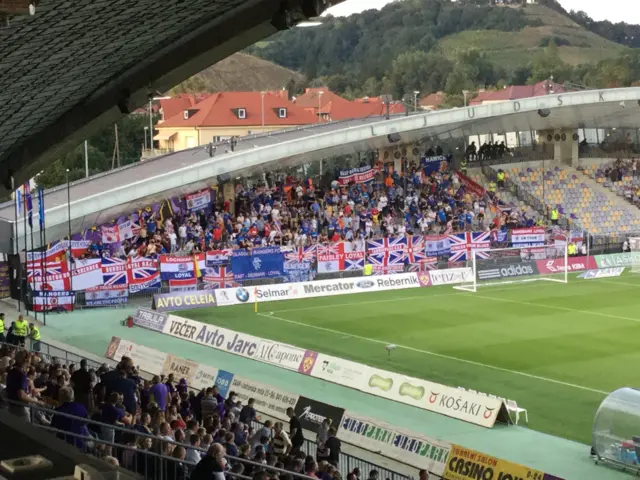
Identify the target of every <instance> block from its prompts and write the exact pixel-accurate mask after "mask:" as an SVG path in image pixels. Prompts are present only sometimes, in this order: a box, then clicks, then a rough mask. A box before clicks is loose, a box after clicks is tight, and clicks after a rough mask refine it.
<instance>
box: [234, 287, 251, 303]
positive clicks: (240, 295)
mask: <svg viewBox="0 0 640 480" xmlns="http://www.w3.org/2000/svg"><path fill="white" fill-rule="evenodd" d="M236 298H237V299H238V300H239V301H241V302H242V303H246V302H248V301H249V292H248V291H247V289H246V288H242V287H240V288H238V289H237V290H236Z"/></svg>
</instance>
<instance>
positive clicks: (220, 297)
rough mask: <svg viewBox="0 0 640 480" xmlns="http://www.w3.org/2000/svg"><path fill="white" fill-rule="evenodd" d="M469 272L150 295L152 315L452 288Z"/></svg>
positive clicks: (453, 270)
mask: <svg viewBox="0 0 640 480" xmlns="http://www.w3.org/2000/svg"><path fill="white" fill-rule="evenodd" d="M472 275H473V272H472V270H471V268H450V269H447V270H430V271H427V272H421V273H418V272H411V273H399V274H395V275H373V276H367V277H351V278H339V279H330V280H315V281H308V282H296V283H280V284H271V285H260V286H254V287H233V288H219V289H216V290H207V291H197V292H174V293H162V294H157V295H154V298H153V308H154V310H156V311H159V312H162V311H176V310H186V309H192V308H203V307H213V306H219V307H225V306H231V305H242V304H252V303H262V302H274V301H280V300H299V299H304V298H314V297H329V296H335V295H346V294H352V293H368V292H381V291H386V290H403V289H406V288H421V287H430V286H436V285H456V284H460V283H464V282H467V281H469V280H470V279H471V278H472Z"/></svg>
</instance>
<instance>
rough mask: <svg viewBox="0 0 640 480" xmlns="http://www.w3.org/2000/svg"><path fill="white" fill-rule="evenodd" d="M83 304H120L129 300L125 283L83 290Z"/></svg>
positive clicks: (94, 305) (96, 305)
mask: <svg viewBox="0 0 640 480" xmlns="http://www.w3.org/2000/svg"><path fill="white" fill-rule="evenodd" d="M84 298H85V304H86V305H88V306H90V307H98V306H105V305H122V304H124V303H127V302H128V301H129V289H128V288H127V285H103V286H100V287H96V288H92V289H91V290H87V291H85V297H84Z"/></svg>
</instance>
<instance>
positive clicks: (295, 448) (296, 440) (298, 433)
mask: <svg viewBox="0 0 640 480" xmlns="http://www.w3.org/2000/svg"><path fill="white" fill-rule="evenodd" d="M287 416H288V417H289V437H291V453H293V454H296V453H298V452H299V451H300V449H301V448H302V445H303V444H304V434H303V433H302V425H301V424H300V419H299V418H298V417H297V416H296V414H295V412H294V410H293V408H291V407H289V408H287Z"/></svg>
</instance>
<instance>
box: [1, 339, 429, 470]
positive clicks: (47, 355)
mask: <svg viewBox="0 0 640 480" xmlns="http://www.w3.org/2000/svg"><path fill="white" fill-rule="evenodd" d="M0 345H5V346H10V347H15V345H9V344H7V343H1V342H0ZM38 353H39V354H40V356H41V357H42V358H44V359H46V360H48V361H49V362H50V363H55V362H56V361H60V363H61V364H63V365H68V364H70V363H79V362H80V360H82V359H84V360H86V361H87V366H88V368H90V369H95V370H97V369H98V368H100V367H101V366H103V365H105V364H106V365H109V366H111V367H113V366H115V363H116V362H114V361H112V360H105V362H103V363H100V362H97V361H95V360H91V359H89V358H86V357H83V356H80V355H78V354H75V353H73V352H69V351H67V350H64V349H62V348H59V347H56V346H54V345H51V344H48V343H46V342H42V341H41V342H39V352H38ZM140 373H142V374H143V375H142V377H143V378H146V379H150V378H151V374H149V372H140ZM253 426H254V427H262V426H263V424H262V423H261V422H254V424H253ZM301 450H302V451H303V452H305V454H307V455H311V456H313V457H314V458H315V456H316V451H317V443H316V442H315V441H314V440H309V439H307V438H305V439H304V444H303V445H302V448H301ZM400 463H401V462H400ZM339 466H340V468H339V469H340V471H341V473H342V474H343V476H344V477H346V474H347V473H349V472H351V471H353V469H354V468H359V469H360V471H362V472H367V473H368V472H370V471H371V470H377V471H378V472H379V474H380V477H381V478H384V479H389V480H408V479H409V478H410V477H408V476H406V475H403V474H401V473H398V472H395V471H393V470H391V469H389V468H386V467H383V466H381V465H378V464H375V463H373V462H370V461H368V460H364V459H362V458H359V457H356V456H354V455H349V454H347V453H344V452H340V457H339ZM410 467H411V468H416V467H412V466H410ZM416 470H417V468H416Z"/></svg>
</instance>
